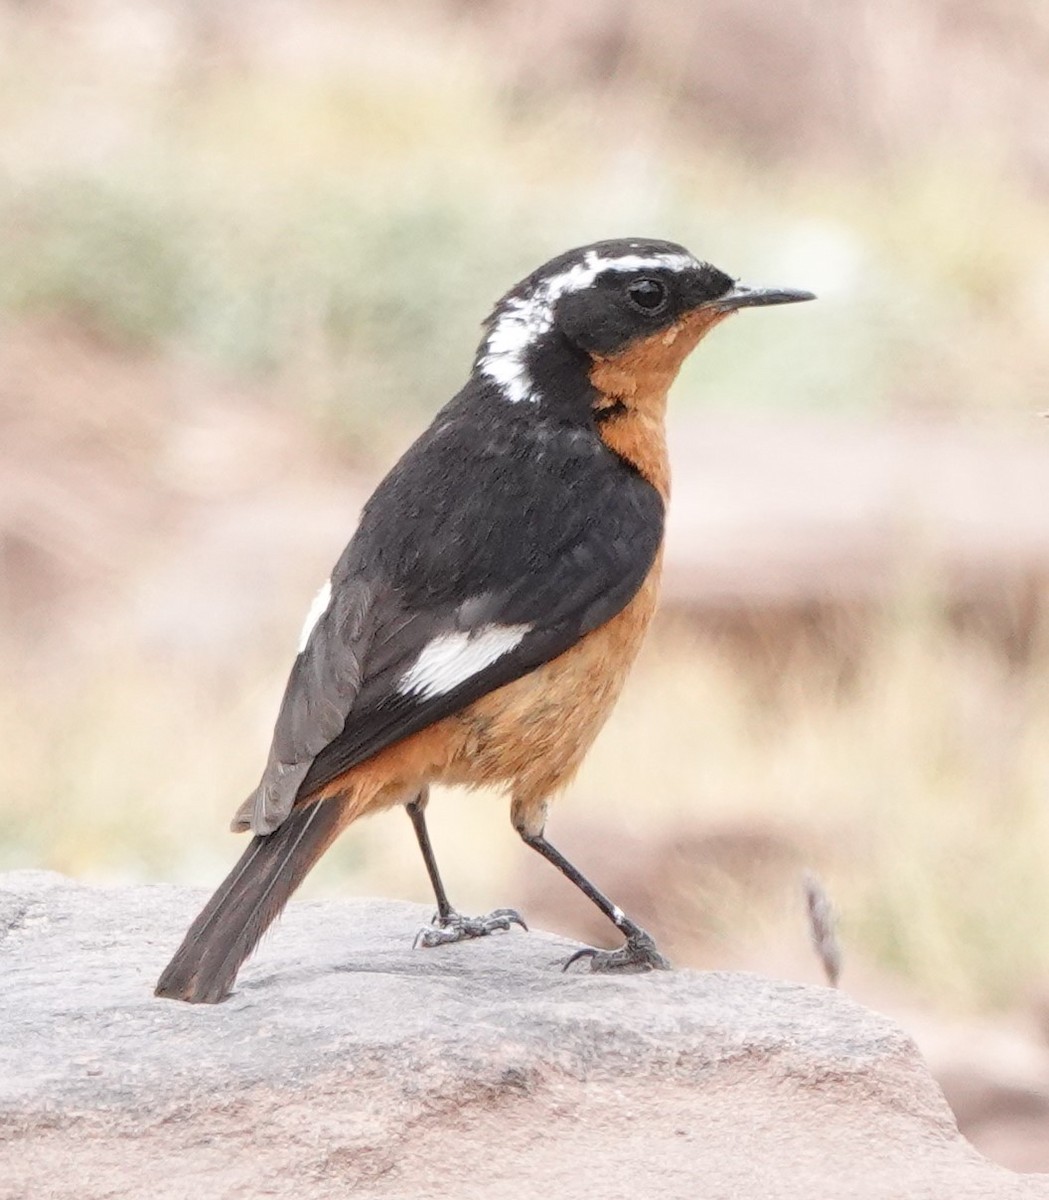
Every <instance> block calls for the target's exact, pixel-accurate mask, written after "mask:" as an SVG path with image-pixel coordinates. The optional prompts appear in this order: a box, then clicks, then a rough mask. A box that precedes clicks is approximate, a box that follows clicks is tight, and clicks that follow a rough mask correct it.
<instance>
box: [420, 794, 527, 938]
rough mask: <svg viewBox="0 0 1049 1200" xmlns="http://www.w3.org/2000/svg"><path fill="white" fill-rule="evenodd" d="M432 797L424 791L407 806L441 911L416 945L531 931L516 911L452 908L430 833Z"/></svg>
mask: <svg viewBox="0 0 1049 1200" xmlns="http://www.w3.org/2000/svg"><path fill="white" fill-rule="evenodd" d="M428 798H429V794H428V792H427V790H426V789H425V788H424V789H423V790H422V791H421V792H420V793H419V794H418V795H417V796H416V797H415V799H414V800H412V801H411V802H410V803H409V804H406V805H405V808H406V809H407V811H408V816H409V817H410V818H411V822H412V828H413V829H414V830H415V836H416V838H417V839H418V842H419V849H420V850H421V851H422V855H423V862H424V863H426V873H427V874H428V875H429V876H430V883H431V884H433V894H434V896H435V897H436V899H437V912H436V914H435V915H434V919H433V922H432V924H430V925H428V926H426V927H425V928H423V929H420V930H419V932H418V934H416V937H415V944H416V946H426V947H431V946H443V945H445V944H447V943H448V942H461V941H463V939H464V938H475V937H484V936H485V935H486V934H489V933H495V931H496V930H501V929H509V928H510V926H511V925H520V926H521V928H522V929H525V930H527V929H528V926H527V925H526V924H525V923H524V921H523V920H522V919H521V915H520V913H518V912H515V911H514V909H512V908H497V909H496V910H495V911H494V912H490V913H488V915H487V916H484V917H464V916H461V915H460V914H459V913H457V912H456V911H455V909H454V908H452V906H451V903H450V902H449V900H448V893H447V892H446V891H445V890H444V883H443V881H442V880H441V873H440V871H438V869H437V859H436V858H435V857H434V853H433V845H432V844H431V842H430V831H429V830H428V829H427V828H426V801H427V800H428Z"/></svg>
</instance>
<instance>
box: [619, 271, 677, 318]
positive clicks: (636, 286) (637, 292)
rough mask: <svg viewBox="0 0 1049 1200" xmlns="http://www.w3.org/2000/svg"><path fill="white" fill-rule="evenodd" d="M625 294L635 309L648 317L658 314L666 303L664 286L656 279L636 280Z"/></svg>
mask: <svg viewBox="0 0 1049 1200" xmlns="http://www.w3.org/2000/svg"><path fill="white" fill-rule="evenodd" d="M626 294H627V295H628V296H629V297H630V303H631V304H633V306H634V307H635V308H639V309H641V311H642V312H643V313H648V314H649V315H650V316H651V315H652V314H654V313H657V312H659V311H660V309H662V308H663V307H664V305H665V304H666V302H667V289H666V286H665V285H664V284H662V283H660V282H659V280H658V279H638V280H636V281H635V282H634V283H632V284H630V285H629V286H628V287H627V290H626Z"/></svg>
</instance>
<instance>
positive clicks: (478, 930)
mask: <svg viewBox="0 0 1049 1200" xmlns="http://www.w3.org/2000/svg"><path fill="white" fill-rule="evenodd" d="M511 925H519V926H520V927H521V928H522V929H523V930H524V931H525V933H527V932H528V926H527V925H526V924H525V923H524V918H523V917H522V916H521V914H520V913H519V912H517V911H516V910H515V909H512V908H497V909H496V910H495V911H494V912H490V913H488V915H487V916H484V917H464V916H462V915H460V914H459V913H457V912H453V913H450V914H449V915H448V916H447V917H444V918H442V917H441V916H440V914H436V915H435V916H434V918H433V922H432V923H431V924H430V925H424V926H423V928H422V929H420V930H419V932H418V933H417V934H416V935H415V941H414V942H413V943H412V947H413V949H419V948H420V947H422V948H423V949H430V948H432V947H433V946H447V945H450V944H451V943H452V942H462V941H465V940H466V939H467V938H477V937H486V936H487V935H488V934H490V933H495V932H496V931H497V930H506V929H509V928H510V927H511Z"/></svg>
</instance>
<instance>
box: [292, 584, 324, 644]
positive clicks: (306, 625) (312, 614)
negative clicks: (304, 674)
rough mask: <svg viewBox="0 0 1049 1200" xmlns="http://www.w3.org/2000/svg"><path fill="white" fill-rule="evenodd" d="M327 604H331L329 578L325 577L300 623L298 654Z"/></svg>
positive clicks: (322, 614)
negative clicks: (303, 619) (304, 618)
mask: <svg viewBox="0 0 1049 1200" xmlns="http://www.w3.org/2000/svg"><path fill="white" fill-rule="evenodd" d="M329 604H331V580H330V579H327V580H325V582H324V586H323V587H322V588H321V590H320V591H319V592H318V593H317V594H316V596H314V597H313V603H312V604H311V605H310V611H309V612H308V613H307V614H306V620H305V621H304V622H303V624H302V633H300V634H299V653H300V654H301V653H302V652H303V650H305V649H306V643H307V642H308V641H309V640H310V634H311V633H312V632H313V627H314V625H316V624H317V622H318V621H319V620H320V619H321V617H323V616H324V614H325V613H326V612H327V611H328V605H329Z"/></svg>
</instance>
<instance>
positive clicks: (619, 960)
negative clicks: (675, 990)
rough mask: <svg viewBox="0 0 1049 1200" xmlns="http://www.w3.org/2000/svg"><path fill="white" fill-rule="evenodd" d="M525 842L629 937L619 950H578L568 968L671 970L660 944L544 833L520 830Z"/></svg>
mask: <svg viewBox="0 0 1049 1200" xmlns="http://www.w3.org/2000/svg"><path fill="white" fill-rule="evenodd" d="M518 833H520V835H521V837H522V839H523V840H524V841H525V843H526V844H527V845H529V846H531V847H532V849H533V850H538V851H539V853H540V854H541V855H542V856H543V857H544V858H545V859H546V860H547V862H552V863H553V864H554V866H555V867H557V869H558V870H559V871H560V872H561V874H562V875H564V877H565V878H566V879H569V880H571V881H572V883H574V884H575V885H576V887H577V888H579V890H580V891H581V892H582V893H583V895H584V896H586V898H587V899H588V900H589V901H590V902H591V903H592V904H595V905H597V907H598V908H599V909H600V910H601V911H602V912H603V913H604V914H605V916H606V917H607V918H608V919H609V920H610V921H611V922H612V924H613V925H614V926H615V927H616V928H617V929H618V930H619V931H620V932H621V933H622V934H623V936H624V937H625V938H626V945H625V946H622V947H620V949H618V950H593V949H590V948H587V949H585V950H577V951H576V952H575V954H573V955H572V956H571V958H569V959H568V960H567V961H566V962H565V964H564V966H565V969H566V970H567V968H568V967H570V966H571V965H572V963H574V962H576V961H577V960H579V959H581V958H588V959H589V960H590V969H591V971H632V972H637V971H667V970H669V969H670V963H669V962H668V961H667V960H666V959H665V958H664V957H663V955H662V954H660V952H659V951H658V950H657V949H656V943H655V942H654V941H653V940H652V937H651V935H650V934H648V933H646V932H645V931H644V930H643V929H642V928H641V926H640V925H638V924H637V923H636V922H634V921H631V919H630V918H629V917H628V916H627V915H626V913H625V912H623V910H622V909H621V908H620V907H619V906H618V905H617V904H613V903H612V901H611V900H609V898H608V897H607V896H606V895H605V894H604V892H601V891H598V889H597V888H596V887H594V885H593V884H592V883H591V882H590V880H589V879H587V877H586V876H585V875H584V874H583V873H582V872H581V871H580V870H579V869H578V868H577V867H574V866H573V865H572V864H571V863H570V862H569V861H568V859H567V858H565V856H564V855H563V854H562V853H561V851H560V850H558V849H556V848H555V847H554V846H551V845H550V843H549V842H548V841H547V840H546V838H545V837H543V835H542V834H541V833H527V832H525V831H524V830H522V829H519V830H518Z"/></svg>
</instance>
